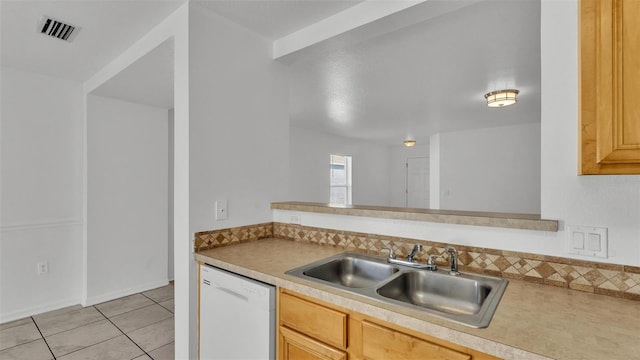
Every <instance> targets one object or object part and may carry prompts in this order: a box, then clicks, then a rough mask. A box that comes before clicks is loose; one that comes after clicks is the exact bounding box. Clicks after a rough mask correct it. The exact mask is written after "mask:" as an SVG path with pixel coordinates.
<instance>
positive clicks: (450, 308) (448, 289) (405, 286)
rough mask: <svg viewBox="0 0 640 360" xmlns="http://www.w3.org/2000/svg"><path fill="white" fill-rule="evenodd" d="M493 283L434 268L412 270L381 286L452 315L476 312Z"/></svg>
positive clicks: (382, 291) (390, 294) (389, 292)
mask: <svg viewBox="0 0 640 360" xmlns="http://www.w3.org/2000/svg"><path fill="white" fill-rule="evenodd" d="M492 288H493V286H492V284H491V283H489V282H487V281H482V280H478V279H470V278H468V277H467V276H465V277H460V276H451V275H449V274H446V273H439V272H431V271H411V272H407V273H404V274H402V275H401V276H398V277H396V278H395V279H393V280H391V281H389V282H388V283H386V284H385V285H384V286H382V287H380V288H379V289H378V290H377V292H378V294H380V295H382V296H384V297H386V298H390V299H394V300H398V301H402V302H406V303H409V304H412V305H415V306H420V307H425V308H429V309H433V310H437V311H442V312H445V313H449V314H463V315H473V314H477V313H478V312H479V311H480V309H481V308H482V304H484V302H485V300H486V299H487V296H489V294H491V289H492Z"/></svg>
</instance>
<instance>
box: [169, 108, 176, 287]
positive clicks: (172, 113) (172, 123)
mask: <svg viewBox="0 0 640 360" xmlns="http://www.w3.org/2000/svg"><path fill="white" fill-rule="evenodd" d="M174 117H175V110H173V109H170V110H169V134H168V135H169V136H168V137H167V141H168V144H169V168H168V174H167V177H168V180H169V183H168V184H167V185H168V189H167V191H168V195H169V201H168V204H167V206H168V207H169V209H168V210H169V211H168V213H167V216H168V218H169V223H168V225H169V226H168V229H167V230H168V242H169V244H168V245H167V246H168V248H167V251H168V263H167V278H168V279H169V280H173V279H174V278H175V276H174V266H175V264H174V259H173V258H174V256H175V251H174V249H173V247H174V245H175V244H174V233H173V232H174V227H173V211H174V209H173V203H174V200H173V193H174V191H173V187H174V183H173V177H174V170H173V166H174V160H173V152H174V150H175V146H174V137H175V134H174V130H173V129H174V127H175V119H174Z"/></svg>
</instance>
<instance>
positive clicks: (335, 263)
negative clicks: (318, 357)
mask: <svg viewBox="0 0 640 360" xmlns="http://www.w3.org/2000/svg"><path fill="white" fill-rule="evenodd" d="M286 274H288V275H292V276H296V277H298V278H302V279H306V280H309V281H313V282H316V283H321V284H324V285H326V286H330V287H334V288H339V289H341V290H344V291H348V292H350V293H354V294H358V295H361V296H365V297H367V298H370V299H374V300H376V301H380V302H383V303H387V304H394V305H398V306H402V307H405V308H411V309H414V310H419V311H422V312H426V313H429V314H431V315H433V316H436V317H440V318H444V319H448V320H451V321H454V322H457V323H460V324H464V325H467V326H471V327H476V328H483V327H487V326H488V325H489V322H490V321H491V318H492V317H493V314H494V312H495V311H496V308H497V306H498V303H499V302H500V299H501V297H502V294H503V293H504V291H505V289H506V287H507V284H508V281H507V280H505V279H501V278H496V277H492V276H484V275H476V274H469V273H462V274H460V275H457V276H456V275H451V274H449V272H448V271H445V270H437V271H430V270H416V269H415V268H411V267H407V266H402V265H391V264H388V263H387V260H386V259H384V258H379V257H374V256H367V255H362V254H357V253H349V252H346V253H342V254H338V255H335V256H332V257H330V258H327V259H323V260H320V261H317V262H314V263H311V264H307V265H304V266H301V267H299V268H296V269H292V270H289V271H287V272H286Z"/></svg>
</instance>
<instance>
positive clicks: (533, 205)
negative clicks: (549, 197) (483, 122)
mask: <svg viewBox="0 0 640 360" xmlns="http://www.w3.org/2000/svg"><path fill="white" fill-rule="evenodd" d="M439 136H440V142H439V144H440V149H439V152H438V153H439V156H440V159H439V161H438V162H437V163H439V165H440V166H439V168H436V162H434V166H432V169H431V171H432V172H434V173H435V174H437V175H436V176H439V177H440V179H439V181H438V183H439V187H440V188H439V189H437V188H436V189H434V192H435V191H438V193H439V195H440V209H446V210H472V211H494V212H512V213H525V214H539V213H540V124H538V123H533V124H522V125H513V126H500V127H493V128H486V129H474V130H466V131H457V132H449V133H441V134H439Z"/></svg>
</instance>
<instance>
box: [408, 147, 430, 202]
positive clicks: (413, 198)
mask: <svg viewBox="0 0 640 360" xmlns="http://www.w3.org/2000/svg"><path fill="white" fill-rule="evenodd" d="M406 194H407V200H406V204H407V207H410V208H428V207H429V158H428V157H418V158H408V159H407V190H406Z"/></svg>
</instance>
